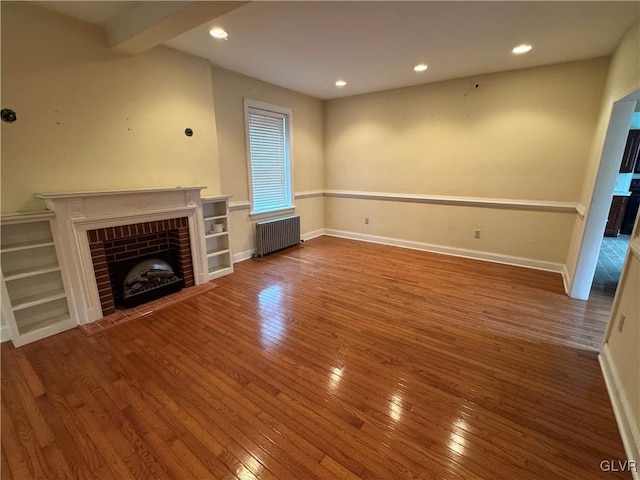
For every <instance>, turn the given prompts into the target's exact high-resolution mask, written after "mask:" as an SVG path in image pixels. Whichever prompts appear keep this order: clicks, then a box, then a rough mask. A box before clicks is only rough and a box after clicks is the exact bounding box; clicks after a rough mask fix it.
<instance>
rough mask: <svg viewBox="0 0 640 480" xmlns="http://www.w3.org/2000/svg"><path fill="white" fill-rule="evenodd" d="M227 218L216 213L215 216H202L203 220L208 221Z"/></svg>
mask: <svg viewBox="0 0 640 480" xmlns="http://www.w3.org/2000/svg"><path fill="white" fill-rule="evenodd" d="M226 218H227V216H226V215H217V216H215V217H204V220H205V222H208V221H210V220H225V219H226Z"/></svg>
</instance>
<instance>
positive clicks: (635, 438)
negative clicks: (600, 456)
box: [598, 343, 640, 480]
mask: <svg viewBox="0 0 640 480" xmlns="http://www.w3.org/2000/svg"><path fill="white" fill-rule="evenodd" d="M598 360H600V368H601V369H602V376H603V377H604V382H605V384H606V385H607V390H608V392H609V398H610V399H611V406H612V407H613V413H614V415H615V417H616V422H617V423H618V429H619V430H620V437H621V438H622V444H623V445H624V451H625V452H626V454H627V460H631V461H635V462H636V465H640V425H638V424H637V423H636V422H637V420H635V419H634V418H633V413H632V411H631V406H630V405H629V399H628V398H629V397H628V396H627V394H626V391H625V388H624V385H623V384H622V382H621V381H620V376H619V374H618V369H617V368H616V365H615V363H614V362H613V358H612V357H611V353H610V351H609V345H608V344H606V343H605V345H604V346H603V347H602V350H601V351H600V355H598ZM636 470H638V469H636ZM632 474H633V478H634V479H635V480H640V472H638V471H636V472H632Z"/></svg>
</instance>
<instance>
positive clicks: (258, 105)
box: [244, 97, 296, 220]
mask: <svg viewBox="0 0 640 480" xmlns="http://www.w3.org/2000/svg"><path fill="white" fill-rule="evenodd" d="M250 108H255V109H258V110H265V111H267V112H274V113H279V114H281V115H286V116H287V121H286V122H285V125H286V130H285V135H286V138H287V142H288V144H289V145H288V152H287V153H288V155H287V162H286V163H287V165H286V167H287V183H288V187H289V191H288V192H287V197H288V203H289V204H288V205H287V206H285V207H282V208H278V209H275V210H268V211H266V212H256V211H255V210H254V208H253V207H254V203H253V183H252V178H253V167H252V164H251V148H250V143H249V109H250ZM292 123H293V110H292V109H291V108H289V107H281V106H279V105H273V104H271V103H265V102H260V101H258V100H252V99H250V98H246V97H245V98H244V130H245V148H246V152H247V153H246V157H247V186H248V189H249V217H250V218H251V219H252V220H258V219H263V218H269V217H277V216H279V215H285V214H289V213H295V208H296V206H295V205H294V204H293V201H294V194H293V192H294V189H293V135H292V131H293V129H292V128H291V124H292Z"/></svg>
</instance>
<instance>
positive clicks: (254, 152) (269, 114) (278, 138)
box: [245, 100, 292, 214]
mask: <svg viewBox="0 0 640 480" xmlns="http://www.w3.org/2000/svg"><path fill="white" fill-rule="evenodd" d="M256 103H257V102H251V101H248V100H245V110H246V116H247V118H246V124H247V137H248V149H249V179H250V183H251V211H252V213H255V214H259V213H266V212H273V211H276V210H283V209H287V208H290V207H291V203H292V202H291V160H290V152H289V149H290V146H289V121H290V114H291V113H290V110H288V109H284V108H282V107H276V106H267V105H264V104H259V106H256Z"/></svg>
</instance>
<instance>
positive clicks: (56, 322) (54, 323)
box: [18, 312, 71, 335]
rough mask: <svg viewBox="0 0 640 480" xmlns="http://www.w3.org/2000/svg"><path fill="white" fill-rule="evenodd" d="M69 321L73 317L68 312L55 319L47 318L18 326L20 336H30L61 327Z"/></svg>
mask: <svg viewBox="0 0 640 480" xmlns="http://www.w3.org/2000/svg"><path fill="white" fill-rule="evenodd" d="M69 320H71V316H70V314H69V312H67V313H63V314H61V315H56V316H55V317H50V318H45V319H44V320H40V321H38V322H33V323H30V324H28V325H23V326H20V325H18V332H19V333H20V335H28V334H32V333H35V332H38V331H40V330H44V329H45V328H46V329H48V328H55V327H60V326H61V325H62V324H63V323H65V322H68V321H69Z"/></svg>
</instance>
